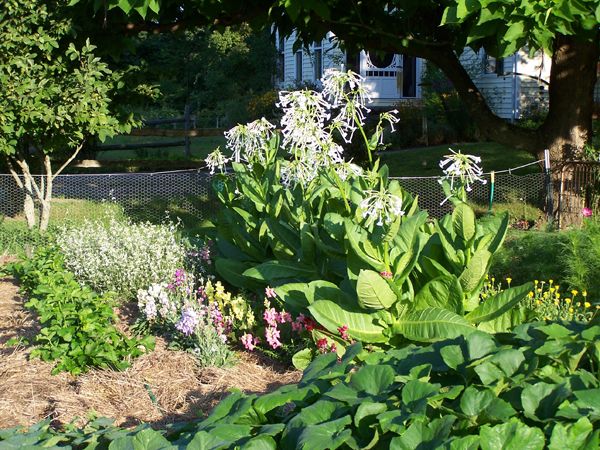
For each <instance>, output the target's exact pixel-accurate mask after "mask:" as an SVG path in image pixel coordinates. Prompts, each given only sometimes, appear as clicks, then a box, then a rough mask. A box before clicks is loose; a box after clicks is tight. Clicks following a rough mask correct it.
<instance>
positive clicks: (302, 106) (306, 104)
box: [278, 90, 330, 156]
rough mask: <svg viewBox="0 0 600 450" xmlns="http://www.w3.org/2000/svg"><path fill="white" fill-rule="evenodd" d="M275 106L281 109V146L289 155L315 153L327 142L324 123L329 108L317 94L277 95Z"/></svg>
mask: <svg viewBox="0 0 600 450" xmlns="http://www.w3.org/2000/svg"><path fill="white" fill-rule="evenodd" d="M278 106H279V107H280V108H281V109H282V110H283V117H282V118H281V127H282V131H281V134H282V135H283V142H282V144H283V146H284V147H289V150H290V152H291V153H292V154H294V155H295V156H298V153H300V154H301V155H303V154H306V153H310V152H318V151H319V150H320V148H321V146H322V144H323V142H327V141H328V140H329V133H328V132H327V130H326V129H325V123H326V121H327V120H329V117H330V116H329V108H330V105H329V103H328V102H327V101H326V100H325V98H324V97H323V96H322V95H321V94H320V93H319V92H315V91H308V90H303V91H292V92H285V91H283V92H280V93H279V103H278Z"/></svg>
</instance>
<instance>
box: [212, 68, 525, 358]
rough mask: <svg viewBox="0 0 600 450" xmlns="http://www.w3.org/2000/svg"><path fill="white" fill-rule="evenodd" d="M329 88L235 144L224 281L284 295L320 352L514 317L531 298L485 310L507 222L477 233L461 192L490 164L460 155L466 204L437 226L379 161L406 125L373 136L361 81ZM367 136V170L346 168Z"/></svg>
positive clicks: (454, 177) (227, 189)
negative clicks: (349, 150) (353, 147)
mask: <svg viewBox="0 0 600 450" xmlns="http://www.w3.org/2000/svg"><path fill="white" fill-rule="evenodd" d="M323 86H324V88H323V91H322V92H314V91H297V92H282V93H281V94H280V102H279V106H280V107H281V108H282V110H283V118H282V121H281V132H278V131H276V130H275V129H274V127H271V126H269V125H267V124H266V123H265V121H260V122H259V123H255V124H254V125H253V124H249V125H247V126H244V127H241V126H240V127H236V128H234V129H233V130H232V131H230V132H229V133H228V135H227V137H228V139H229V142H228V148H229V149H230V150H231V151H232V156H231V157H229V159H230V161H229V162H231V165H232V168H233V174H227V175H225V174H221V175H218V176H217V177H216V179H215V183H214V188H215V191H216V192H217V195H218V197H219V199H220V201H221V202H222V204H223V208H221V210H220V211H219V217H218V222H217V224H216V227H215V229H216V236H215V242H216V247H217V252H218V255H219V256H218V257H217V259H216V264H215V267H216V271H217V273H218V274H219V275H220V276H222V277H223V278H224V279H225V280H226V281H227V282H228V283H230V284H231V285H234V286H237V287H240V288H244V289H250V290H255V291H257V292H260V291H261V290H262V289H265V287H266V286H271V287H273V288H274V291H275V294H276V297H277V301H279V302H280V303H281V304H282V306H283V307H284V309H285V311H287V312H289V313H290V314H291V315H293V316H295V317H298V316H300V315H303V316H304V317H309V318H311V320H314V321H315V323H316V326H315V328H314V329H312V330H311V335H312V338H313V340H314V342H316V343H319V348H330V349H331V348H334V349H335V350H336V351H337V352H338V353H340V352H343V349H344V347H345V346H346V344H347V343H348V342H351V341H352V340H360V341H363V342H367V343H369V344H371V345H372V346H374V347H385V346H389V345H396V343H401V342H405V341H406V340H412V341H419V342H423V341H432V340H436V339H442V338H448V337H455V336H457V335H459V334H467V333H470V332H472V331H473V330H474V329H475V328H476V327H477V326H478V325H479V324H480V323H481V322H489V321H495V320H505V319H503V318H500V316H501V315H502V313H503V312H504V311H505V310H508V309H510V307H512V306H513V305H514V304H516V302H518V301H520V300H521V299H522V297H523V295H522V292H521V290H519V289H517V288H515V290H511V291H507V292H505V293H504V294H503V297H502V298H498V299H496V300H494V302H492V303H488V305H487V306H486V308H487V309H488V310H489V311H488V312H489V314H487V313H485V314H484V313H483V312H482V310H481V309H479V308H480V306H481V305H479V304H478V303H477V302H478V300H477V299H478V298H479V295H478V294H479V291H480V290H481V287H482V283H483V280H484V276H485V274H486V273H487V271H488V270H489V266H490V263H491V257H492V255H493V253H494V252H495V251H496V250H497V249H498V247H499V246H500V245H501V243H502V241H503V239H504V236H505V234H506V230H507V225H508V223H507V220H505V218H503V217H495V218H487V219H486V220H485V223H477V222H476V220H475V215H474V213H473V211H472V209H470V208H469V206H468V205H467V204H466V203H465V202H464V201H462V200H464V196H463V195H462V194H463V192H462V191H461V189H462V190H463V191H465V192H466V191H467V190H468V189H469V188H470V186H471V184H472V183H473V182H475V181H478V180H480V179H481V175H482V173H481V170H480V168H479V165H478V164H479V160H478V159H477V158H476V157H471V156H470V155H462V154H461V153H453V154H452V155H450V156H449V157H448V158H446V160H445V161H442V166H443V167H442V168H444V169H446V181H448V182H449V183H450V185H451V186H452V190H451V192H450V193H451V194H452V195H451V196H452V198H453V199H454V200H456V202H454V201H453V203H454V204H455V206H456V207H455V210H454V211H453V213H452V214H451V215H448V216H446V217H445V218H444V219H442V220H440V221H433V220H429V218H428V215H427V213H426V212H425V211H420V210H419V208H418V204H417V199H416V198H413V197H412V196H411V195H410V194H408V193H407V192H406V191H405V190H404V189H402V188H401V187H400V185H399V183H398V181H397V180H390V179H389V177H388V169H387V167H386V166H381V167H380V165H379V160H374V159H373V154H374V152H375V149H376V148H377V147H378V146H379V145H380V144H381V142H382V138H383V130H384V126H389V127H391V128H392V129H393V126H394V124H395V123H396V121H397V118H396V116H395V114H394V113H393V112H391V113H388V114H381V115H380V119H379V122H378V125H377V127H376V129H375V132H374V134H372V135H371V136H367V134H366V132H365V128H364V124H365V118H366V115H367V114H368V113H369V109H368V107H367V105H366V100H367V99H368V90H367V89H366V87H365V85H364V83H363V82H362V79H361V78H360V77H359V76H358V75H357V74H354V73H352V72H336V71H328V72H327V73H326V75H325V78H324V79H323ZM354 134H358V135H359V136H361V137H362V139H363V141H364V144H365V147H366V151H367V153H368V155H369V161H370V163H369V166H368V167H367V168H361V167H358V166H356V165H354V164H353V162H352V161H346V160H345V159H344V148H343V146H342V145H340V144H339V143H338V142H337V141H336V139H335V138H334V136H339V137H340V138H341V140H342V141H344V142H348V141H350V140H351V139H352V136H353V135H354ZM257 136H258V137H257ZM455 188H456V189H455ZM525 294H526V293H525ZM507 304H508V305H509V306H507ZM490 305H492V306H490ZM416 324H419V325H416ZM488 325H489V324H488ZM340 330H343V335H342V331H340ZM270 339H271V340H272V339H273V336H270ZM245 340H246V342H247V343H248V344H249V345H250V346H253V345H255V343H254V340H253V338H251V337H248V336H246V338H245Z"/></svg>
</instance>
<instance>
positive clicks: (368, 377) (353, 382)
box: [350, 365, 395, 395]
mask: <svg viewBox="0 0 600 450" xmlns="http://www.w3.org/2000/svg"><path fill="white" fill-rule="evenodd" d="M394 376H395V373H394V369H393V368H392V367H391V366H386V365H376V366H363V367H361V368H360V369H359V370H358V372H356V373H354V374H353V375H352V378H351V379H350V386H352V387H353V388H354V389H356V390H357V391H360V392H365V393H366V394H369V395H380V394H383V393H384V392H385V391H387V390H388V389H389V387H390V386H391V385H392V384H393V383H394Z"/></svg>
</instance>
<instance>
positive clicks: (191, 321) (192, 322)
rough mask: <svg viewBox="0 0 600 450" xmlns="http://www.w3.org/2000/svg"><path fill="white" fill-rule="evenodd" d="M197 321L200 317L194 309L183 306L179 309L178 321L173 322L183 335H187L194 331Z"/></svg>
mask: <svg viewBox="0 0 600 450" xmlns="http://www.w3.org/2000/svg"><path fill="white" fill-rule="evenodd" d="M199 321H200V319H199V317H198V314H197V313H196V311H194V310H193V309H191V308H184V309H183V310H182V311H181V318H180V319H179V322H177V324H175V328H177V329H178V330H179V331H180V332H181V333H182V334H184V335H185V336H189V335H191V334H193V333H194V331H196V327H197V326H198V323H199Z"/></svg>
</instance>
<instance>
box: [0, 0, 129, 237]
mask: <svg viewBox="0 0 600 450" xmlns="http://www.w3.org/2000/svg"><path fill="white" fill-rule="evenodd" d="M71 29H72V28H71V23H70V21H68V20H66V19H65V18H64V15H63V14H61V6H60V4H59V3H57V2H39V1H36V0H7V1H5V2H3V4H2V9H1V10H0V42H1V46H2V51H0V92H2V95H1V96H0V129H1V130H2V133H1V134H0V154H1V155H3V156H4V157H5V158H6V159H7V162H8V165H9V169H10V171H11V174H12V175H13V177H14V179H15V182H16V183H17V184H18V185H19V187H20V188H21V189H22V190H23V191H24V194H25V205H24V210H25V215H26V218H27V223H28V225H29V227H30V228H33V227H34V226H35V225H36V221H37V225H39V227H40V229H41V230H45V229H46V227H47V225H48V220H49V214H50V200H51V198H52V183H53V181H54V179H55V178H56V176H57V175H58V174H60V173H61V172H62V171H63V170H64V169H65V167H66V166H67V165H68V164H69V163H70V162H71V161H72V160H73V159H74V158H75V157H76V155H77V154H78V153H79V151H80V150H81V148H82V147H83V145H84V142H85V140H86V139H87V138H88V137H89V136H92V135H96V136H98V137H99V138H100V139H104V138H106V137H107V136H111V135H113V134H115V133H116V132H117V131H118V130H121V129H127V128H129V127H130V125H131V122H129V121H127V120H125V121H121V120H120V118H119V117H117V115H116V114H114V113H113V112H112V111H111V104H110V95H111V92H112V91H113V90H114V89H116V88H117V86H118V84H119V76H118V75H117V74H114V73H112V72H111V71H110V70H109V69H108V66H107V65H106V64H105V63H103V62H102V61H101V60H100V59H99V58H97V57H96V56H95V55H94V53H93V51H94V46H93V45H91V44H90V43H89V41H88V42H86V43H85V44H83V46H81V47H76V46H75V45H74V44H73V43H72V41H71V40H72V35H71ZM57 161H58V162H59V163H60V166H59V167H58V168H55V167H53V166H54V165H55V164H54V163H55V162H57ZM33 170H41V171H42V172H43V177H34V176H33V175H32V171H33ZM19 172H20V175H19ZM36 202H37V203H38V204H39V209H40V213H39V217H38V218H37V219H36V216H35V203H36Z"/></svg>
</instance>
